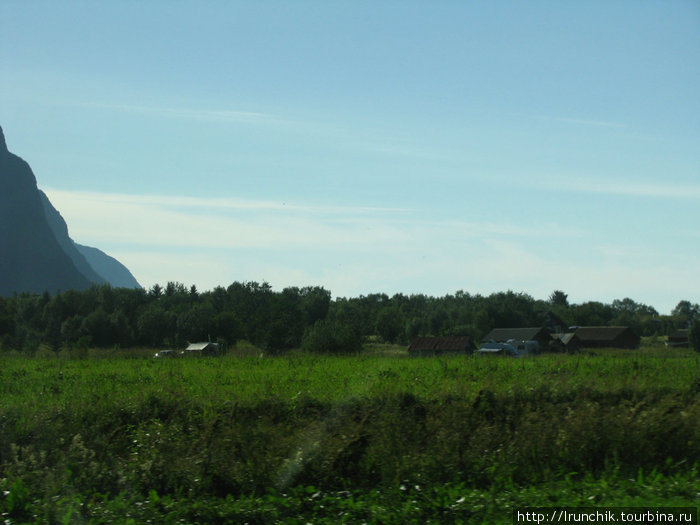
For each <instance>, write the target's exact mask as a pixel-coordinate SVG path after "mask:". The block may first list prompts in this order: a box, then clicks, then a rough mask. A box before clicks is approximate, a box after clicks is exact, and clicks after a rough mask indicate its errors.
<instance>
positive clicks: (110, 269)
mask: <svg viewBox="0 0 700 525" xmlns="http://www.w3.org/2000/svg"><path fill="white" fill-rule="evenodd" d="M39 194H40V197H41V202H42V204H43V207H44V213H45V214H46V219H47V220H48V222H49V226H50V227H51V230H52V231H53V232H54V235H55V236H56V239H57V240H58V242H59V244H60V245H61V248H63V251H64V252H66V254H67V255H68V256H69V257H70V259H71V261H73V264H75V266H76V267H77V268H78V270H80V272H81V273H82V274H83V275H85V276H86V277H87V278H88V279H90V281H92V282H94V283H97V284H102V283H109V284H111V285H112V286H114V287H116V288H141V285H140V284H139V283H138V282H137V281H136V279H135V278H134V276H133V275H132V274H131V272H130V271H129V270H128V269H127V268H126V266H124V265H123V264H122V263H120V262H119V261H118V260H116V259H115V258H114V257H111V256H109V255H107V254H106V253H104V252H103V251H102V250H99V249H97V248H93V247H91V246H83V245H82V244H78V243H76V242H75V241H73V239H71V238H70V237H69V235H68V225H67V224H66V221H65V220H64V219H63V217H62V216H61V214H60V212H59V211H58V210H57V209H56V208H54V207H53V204H51V201H50V200H49V198H48V197H47V196H46V194H45V193H44V192H43V191H41V190H39Z"/></svg>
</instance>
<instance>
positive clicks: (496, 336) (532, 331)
mask: <svg viewBox="0 0 700 525" xmlns="http://www.w3.org/2000/svg"><path fill="white" fill-rule="evenodd" d="M542 336H544V337H549V332H547V330H546V329H545V328H542V327H540V326H538V327H534V328H494V329H493V330H491V331H490V332H489V333H488V334H486V335H485V336H484V337H482V338H481V341H482V342H486V341H491V340H492V339H493V340H494V341H496V342H505V341H508V340H509V339H515V340H516V341H532V340H534V339H537V338H539V337H542Z"/></svg>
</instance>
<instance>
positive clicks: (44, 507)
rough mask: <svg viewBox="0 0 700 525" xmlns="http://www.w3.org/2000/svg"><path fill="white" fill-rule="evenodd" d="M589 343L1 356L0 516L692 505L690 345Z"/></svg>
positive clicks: (432, 514)
mask: <svg viewBox="0 0 700 525" xmlns="http://www.w3.org/2000/svg"><path fill="white" fill-rule="evenodd" d="M148 354H151V352H147V353H143V354H142V355H148ZM598 354H599V355H542V356H537V357H533V358H527V359H519V360H516V359H498V358H496V359H494V358H479V357H464V356H455V357H448V358H427V359H423V358H407V357H404V356H402V355H401V352H400V351H398V350H396V349H394V350H392V349H380V350H377V349H375V350H374V351H373V352H369V353H368V354H367V355H359V356H347V357H338V356H311V355H287V356H284V357H260V356H255V357H236V356H233V355H229V356H225V357H221V358H209V359H206V358H205V359H175V360H158V359H152V358H139V357H138V353H137V352H133V353H132V355H131V356H129V357H126V356H124V354H120V353H118V352H112V353H111V355H110V353H108V352H105V353H104V355H105V356H109V357H104V358H99V357H98V356H99V353H98V352H93V353H90V356H89V357H84V358H80V359H75V358H38V357H35V358H21V357H13V356H5V357H2V358H0V378H1V381H0V425H1V426H0V485H2V486H1V487H0V489H1V490H2V493H1V494H2V496H0V513H1V514H2V515H3V519H5V520H7V523H114V522H117V523H120V522H125V523H126V522H131V523H146V522H148V520H150V522H151V523H244V522H249V523H275V522H279V523H307V522H310V523H331V522H332V523H362V522H366V523H430V522H432V523H445V522H447V523H453V522H454V523H461V522H503V523H511V522H512V521H511V512H512V509H513V508H516V507H521V506H554V505H568V506H662V505H665V506H698V504H699V502H700V489H699V488H698V487H699V484H700V472H699V470H698V469H699V468H700V358H699V357H698V354H696V353H694V352H692V351H688V350H675V351H668V350H666V349H664V348H663V347H653V348H645V349H643V350H639V351H624V352H614V351H607V352H606V351H601V352H598ZM120 355H121V356H120Z"/></svg>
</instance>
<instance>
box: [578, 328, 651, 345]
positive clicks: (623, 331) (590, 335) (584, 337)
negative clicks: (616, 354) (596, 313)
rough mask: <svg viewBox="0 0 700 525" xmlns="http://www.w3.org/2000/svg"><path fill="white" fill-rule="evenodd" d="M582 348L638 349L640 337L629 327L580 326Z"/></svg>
mask: <svg viewBox="0 0 700 525" xmlns="http://www.w3.org/2000/svg"><path fill="white" fill-rule="evenodd" d="M574 333H575V334H576V337H577V338H578V340H579V341H580V343H581V348H638V347H639V341H640V337H639V336H638V335H637V334H635V333H634V332H633V331H632V330H630V328H629V327H628V326H579V327H578V328H577V329H576V331H575V332H574Z"/></svg>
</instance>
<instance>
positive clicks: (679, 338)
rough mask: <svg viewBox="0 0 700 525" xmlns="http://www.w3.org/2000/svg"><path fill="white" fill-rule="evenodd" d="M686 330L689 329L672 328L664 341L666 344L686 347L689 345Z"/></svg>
mask: <svg viewBox="0 0 700 525" xmlns="http://www.w3.org/2000/svg"><path fill="white" fill-rule="evenodd" d="M688 332H689V330H687V329H686V330H674V331H673V332H671V333H670V334H669V335H668V340H667V341H666V346H671V347H674V346H678V347H681V348H688V346H689V340H688Z"/></svg>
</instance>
